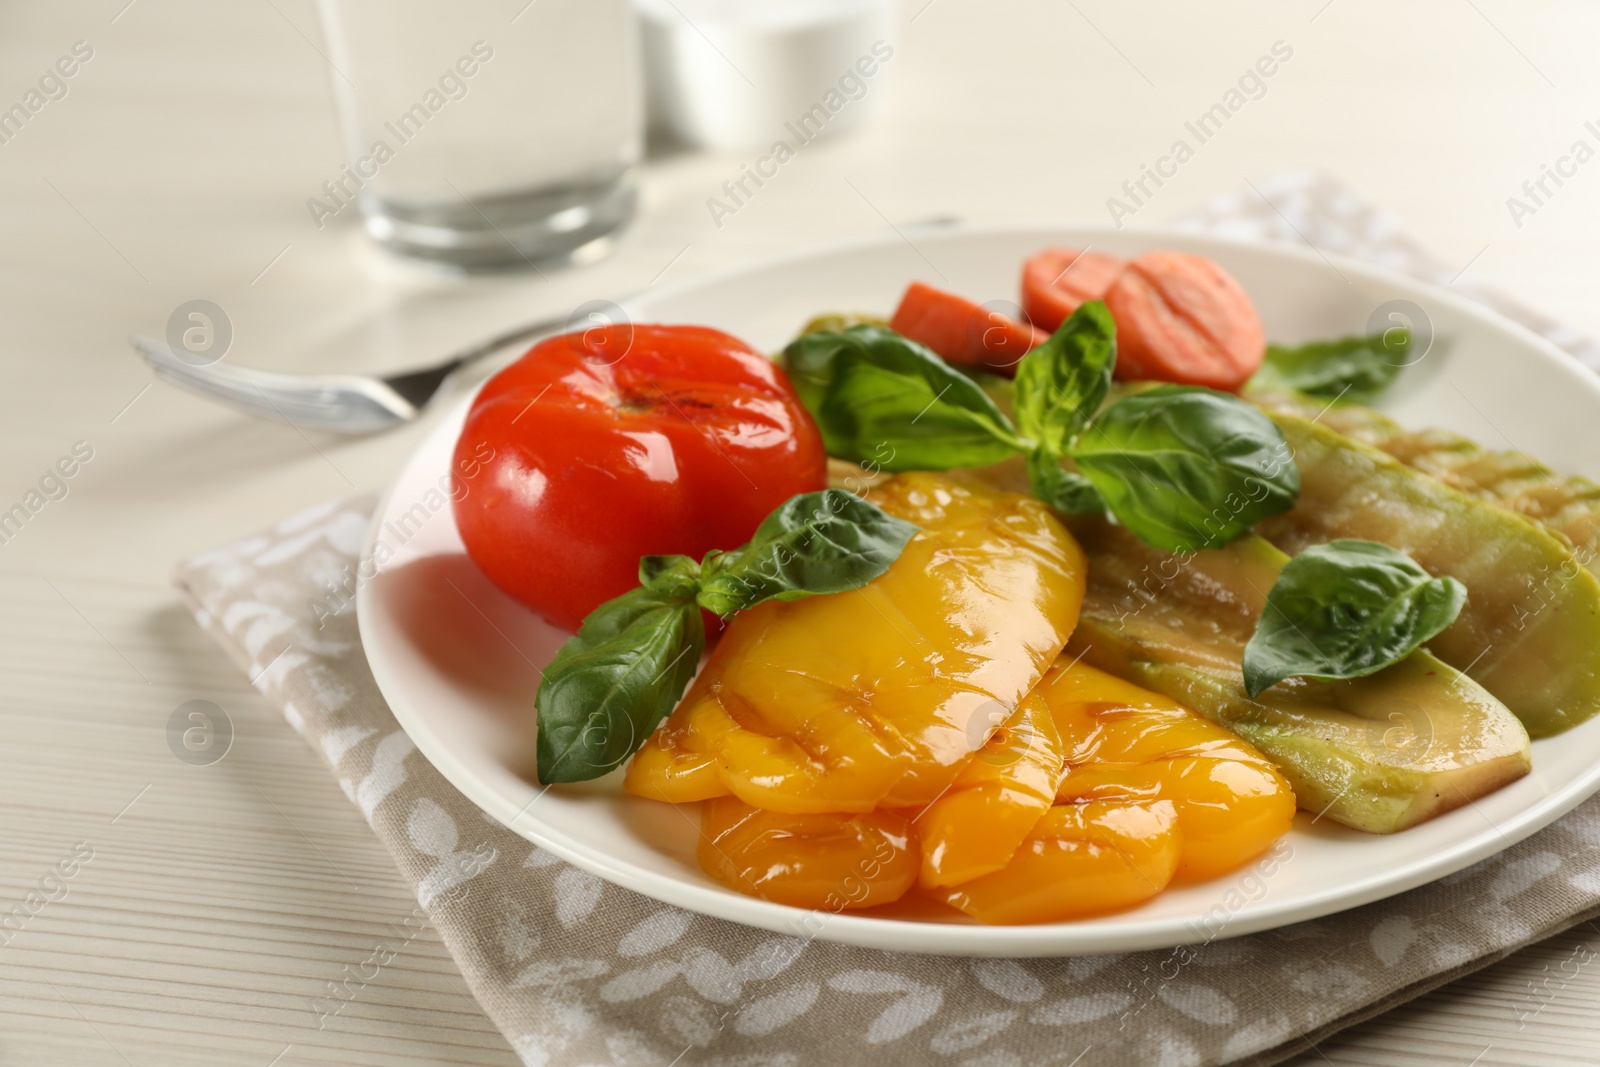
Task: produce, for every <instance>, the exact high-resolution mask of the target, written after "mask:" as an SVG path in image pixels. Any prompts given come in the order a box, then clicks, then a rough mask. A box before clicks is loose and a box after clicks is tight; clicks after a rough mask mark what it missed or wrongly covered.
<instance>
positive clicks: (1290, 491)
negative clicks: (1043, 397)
mask: <svg viewBox="0 0 1600 1067" xmlns="http://www.w3.org/2000/svg"><path fill="white" fill-rule="evenodd" d="M1069 454H1070V455H1071V456H1072V459H1073V460H1074V462H1076V464H1077V466H1078V469H1079V470H1080V471H1081V472H1083V475H1084V477H1086V478H1087V479H1088V480H1089V481H1090V482H1092V483H1093V484H1094V487H1095V488H1096V489H1098V490H1099V491H1100V496H1101V497H1102V498H1104V500H1105V502H1106V507H1107V509H1108V510H1109V511H1110V512H1111V514H1112V515H1114V516H1116V518H1117V521H1118V522H1120V523H1122V524H1123V525H1124V526H1126V527H1128V529H1130V530H1132V531H1133V532H1134V533H1135V534H1137V535H1138V536H1139V537H1141V538H1142V539H1144V540H1145V541H1147V542H1149V543H1150V544H1152V545H1155V546H1156V547H1157V548H1161V549H1165V550H1166V551H1168V552H1193V551H1197V550H1199V549H1202V548H1217V547H1219V546H1221V545H1225V544H1227V543H1228V542H1229V541H1231V540H1233V539H1234V538H1235V537H1238V536H1239V535H1240V534H1242V533H1244V532H1245V531H1246V530H1248V529H1250V527H1252V526H1254V525H1255V524H1256V523H1257V522H1260V521H1261V520H1262V519H1265V518H1267V517H1269V516H1272V515H1278V514H1281V513H1282V512H1285V511H1288V510H1289V509H1290V508H1291V507H1293V506H1294V502H1295V499H1296V498H1297V497H1298V496H1299V495H1300V472H1299V470H1298V469H1296V467H1295V465H1294V458H1293V456H1292V455H1291V454H1290V451H1289V446H1288V445H1287V444H1286V443H1285V442H1284V439H1283V434H1282V432H1281V431H1279V429H1278V427H1277V426H1276V425H1274V424H1273V422H1272V420H1271V419H1269V418H1267V416H1265V415H1264V414H1262V413H1261V412H1260V411H1259V410H1257V409H1256V408H1255V407H1254V406H1252V405H1251V404H1248V403H1246V402H1245V401H1243V400H1240V399H1239V398H1238V397H1236V396H1232V395H1230V394H1227V393H1219V392H1216V391H1214V390H1211V389H1202V388H1199V387H1196V386H1183V385H1163V386H1157V387H1156V388H1154V389H1147V390H1145V391H1143V392H1141V393H1138V394H1136V395H1134V396H1130V397H1126V398H1125V399H1122V400H1119V401H1117V402H1116V403H1115V404H1112V405H1111V406H1110V407H1108V408H1106V409H1105V410H1104V411H1103V412H1101V413H1100V417H1099V418H1097V419H1096V420H1095V421H1094V423H1093V424H1092V425H1091V426H1090V427H1089V429H1088V430H1087V431H1086V432H1085V433H1083V434H1082V435H1080V436H1079V438H1078V440H1077V441H1076V443H1074V445H1073V446H1072V448H1071V449H1069Z"/></svg>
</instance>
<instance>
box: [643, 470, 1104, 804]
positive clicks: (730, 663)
mask: <svg viewBox="0 0 1600 1067" xmlns="http://www.w3.org/2000/svg"><path fill="white" fill-rule="evenodd" d="M869 498H870V499H871V500H872V502H873V503H875V504H877V505H878V506H879V507H881V508H882V509H883V510H884V511H886V512H888V513H889V514H891V515H894V516H896V517H898V518H902V519H905V520H907V521H908V522H912V523H915V524H916V525H917V526H918V527H919V528H920V531H921V532H919V533H918V534H917V535H916V536H915V537H914V538H912V540H911V542H910V544H908V545H907V546H906V548H905V550H904V551H903V552H902V553H901V555H900V558H899V559H898V560H896V561H895V563H894V564H893V565H892V566H891V567H890V568H889V570H888V571H887V572H885V573H884V574H883V575H881V576H880V577H878V578H877V579H876V580H874V581H873V582H871V583H870V584H869V585H867V586H865V587H863V588H861V589H858V590H853V591H851V592H844V593H834V594H829V595H824V596H810V597H804V598H801V599H798V600H790V601H769V602H767V603H764V604H761V605H759V606H757V607H755V608H752V609H750V610H749V611H745V612H743V613H741V614H740V615H739V616H738V617H736V618H735V619H734V620H733V621H732V622H731V623H730V624H729V626H728V628H727V629H726V630H725V631H724V632H723V635H722V638H721V640H720V642H719V643H718V645H717V647H716V650H715V651H714V652H713V653H712V655H711V658H710V660H709V661H708V662H707V664H706V667H705V669H704V670H702V671H701V672H700V676H699V677H698V678H697V679H696V680H695V682H694V684H693V685H692V686H691V687H690V690H689V692H688V694H687V695H686V696H685V697H684V699H683V700H682V701H681V702H680V703H679V705H678V707H677V708H676V709H675V710H674V711H673V713H672V715H671V716H669V717H668V719H667V721H666V722H665V723H664V724H663V726H662V728H661V729H660V730H659V731H657V732H656V734H655V735H653V736H652V737H651V738H650V740H649V741H647V742H646V743H645V745H644V747H643V748H641V749H640V750H639V752H638V754H637V755H635V757H634V758H633V760H632V762H631V763H630V764H629V766H628V771H627V776H626V779H625V785H626V788H627V789H628V790H629V791H630V792H633V793H636V794H638V795H640V796H645V797H651V798H654V799H657V800H667V801H673V802H684V801H694V800H708V799H711V798H714V797H720V796H725V795H728V794H732V795H734V796H737V797H738V798H739V799H741V800H743V801H744V802H745V803H746V804H749V805H752V806H754V807H756V808H760V809H763V810H765V811H769V812H778V813H785V814H814V813H823V812H844V813H851V812H855V813H863V812H869V811H872V810H874V809H876V808H878V807H890V808H910V809H914V812H915V811H920V809H922V808H924V807H926V806H927V805H929V804H931V803H933V802H934V801H935V800H936V799H938V798H940V797H941V796H942V795H943V794H944V793H945V792H946V790H948V789H949V788H950V787H951V786H952V783H954V781H955V780H956V778H957V776H958V775H959V774H960V773H961V772H962V770H963V768H964V767H965V766H966V765H967V764H968V762H969V761H970V760H971V758H972V755H973V753H974V752H976V751H978V750H979V749H980V748H982V747H983V746H984V745H986V744H987V743H989V741H990V737H991V735H992V734H993V732H994V728H995V724H996V723H1006V722H1009V721H1010V720H1011V719H1012V718H1013V717H1014V716H1016V715H1017V714H1018V709H1019V706H1020V705H1021V704H1022V701H1023V698H1024V697H1025V696H1026V695H1027V694H1028V692H1029V690H1031V689H1032V688H1033V687H1034V685H1035V684H1036V683H1037V682H1038V681H1039V679H1040V678H1041V677H1042V676H1043V675H1044V672H1045V670H1046V669H1047V668H1048V667H1049V666H1050V664H1051V662H1052V661H1053V660H1054V659H1055V658H1056V655H1057V654H1058V653H1059V652H1060V651H1061V648H1062V646H1063V645H1064V644H1065V643H1066V640H1067V637H1068V635H1069V634H1070V633H1071V632H1072V629H1073V627H1074V626H1075V625H1076V623H1077V620H1078V609H1079V606H1080V604H1081V603H1082V599H1083V591H1084V557H1083V552H1082V550H1081V549H1079V547H1078V545H1077V542H1075V541H1074V540H1073V539H1072V537H1071V535H1070V534H1068V533H1067V532H1066V530H1065V528H1064V527H1063V526H1062V525H1061V523H1060V522H1059V521H1058V520H1057V519H1056V518H1055V516H1054V515H1053V514H1052V513H1051V512H1050V510H1049V509H1048V508H1046V507H1045V506H1044V505H1043V504H1042V503H1040V502H1039V501H1037V500H1034V499H1032V498H1030V497H1025V496H1022V495H1019V494H1014V493H1003V492H999V491H996V490H993V489H989V488H986V487H983V486H981V485H977V484H969V483H965V482H962V481H958V480H956V479H953V478H950V477H946V476H942V475H936V474H927V473H913V474H904V475H900V476H897V477H895V478H892V479H889V480H888V481H886V482H883V483H882V484H880V485H878V486H875V487H874V488H873V489H872V490H871V491H870V493H869ZM1052 789H1053V787H1052ZM1036 791H1038V790H1036ZM1029 803H1030V804H1033V805H1035V806H1037V807H1038V813H1039V814H1042V813H1043V809H1044V807H1045V806H1047V804H1044V803H1039V802H1037V801H1034V800H1030V801H1029Z"/></svg>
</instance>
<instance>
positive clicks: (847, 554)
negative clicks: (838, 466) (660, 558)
mask: <svg viewBox="0 0 1600 1067" xmlns="http://www.w3.org/2000/svg"><path fill="white" fill-rule="evenodd" d="M916 533H917V528H916V527H915V526H913V525H912V524H911V523H909V522H904V521H902V520H900V519H897V518H894V517H893V516H892V515H888V514H886V513H885V512H883V511H881V510H879V509H878V508H877V507H875V506H874V505H872V504H869V503H868V502H867V501H865V500H863V499H862V498H861V497H859V496H856V495H855V494H854V493H847V492H845V491H844V490H842V489H824V490H822V491H821V492H820V493H804V494H801V495H800V496H795V497H791V498H790V499H789V500H788V501H786V502H785V503H784V504H783V505H782V506H780V507H779V508H778V509H777V510H776V511H774V512H773V513H772V514H770V515H768V516H767V517H766V518H765V519H764V520H762V523H761V525H760V526H759V527H757V528H756V532H755V536H753V537H752V538H751V539H750V543H749V544H748V545H746V546H745V547H744V548H741V549H739V550H737V551H735V552H726V553H720V554H716V555H713V556H708V557H706V562H705V577H704V578H703V579H702V580H701V583H700V596H699V603H700V606H701V607H703V608H705V609H706V610H707V611H710V612H713V613H715V614H717V615H724V616H726V615H731V614H733V613H734V612H736V611H743V610H744V609H746V608H750V607H754V606H755V605H756V604H759V603H761V602H762V601H763V600H773V599H777V600H794V599H797V598H799V597H803V596H810V595H811V594H813V593H838V592H843V591H844V590H847V589H857V588H860V587H861V586H863V585H866V584H867V583H868V582H870V581H872V580H873V579H874V578H876V577H878V575H880V574H882V573H883V572H884V571H886V570H888V569H889V564H891V563H893V562H894V561H895V560H896V559H899V558H900V552H901V550H902V549H904V548H905V547H906V543H907V542H908V541H910V540H911V538H912V537H914V536H915V535H916Z"/></svg>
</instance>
